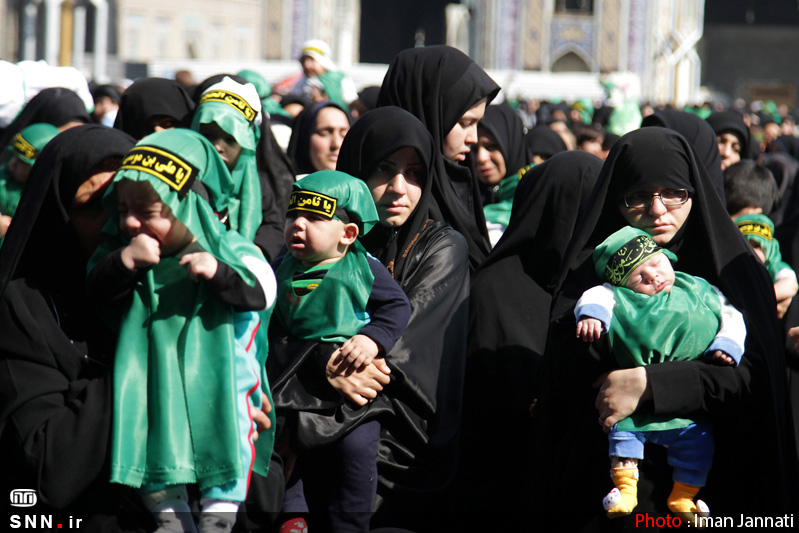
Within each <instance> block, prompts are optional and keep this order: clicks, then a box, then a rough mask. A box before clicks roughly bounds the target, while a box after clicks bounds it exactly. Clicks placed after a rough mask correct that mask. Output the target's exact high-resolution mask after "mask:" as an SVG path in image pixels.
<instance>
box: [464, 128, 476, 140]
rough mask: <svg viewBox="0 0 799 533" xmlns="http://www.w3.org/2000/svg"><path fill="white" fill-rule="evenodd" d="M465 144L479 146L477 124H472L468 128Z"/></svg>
mask: <svg viewBox="0 0 799 533" xmlns="http://www.w3.org/2000/svg"><path fill="white" fill-rule="evenodd" d="M464 144H477V124H472V125H471V126H469V127H468V128H466V139H465V140H464Z"/></svg>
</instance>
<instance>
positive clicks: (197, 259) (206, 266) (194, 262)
mask: <svg viewBox="0 0 799 533" xmlns="http://www.w3.org/2000/svg"><path fill="white" fill-rule="evenodd" d="M180 264H181V265H186V271H187V272H188V273H189V278H191V280H192V281H200V278H203V279H206V280H210V279H211V278H213V277H214V275H215V274H216V269H217V267H218V266H219V263H218V262H217V260H216V257H214V256H213V255H211V254H210V253H208V252H195V253H193V254H186V255H184V256H183V257H181V258H180Z"/></svg>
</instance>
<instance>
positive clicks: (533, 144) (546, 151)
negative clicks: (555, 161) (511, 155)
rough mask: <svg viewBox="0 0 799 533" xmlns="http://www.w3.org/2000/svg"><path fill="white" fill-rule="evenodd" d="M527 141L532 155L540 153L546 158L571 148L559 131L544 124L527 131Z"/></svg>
mask: <svg viewBox="0 0 799 533" xmlns="http://www.w3.org/2000/svg"><path fill="white" fill-rule="evenodd" d="M526 141H527V146H528V149H529V150H530V153H531V154H532V155H540V156H541V157H544V158H549V157H552V156H553V155H555V154H558V153H560V152H565V151H566V150H568V149H569V148H568V147H567V146H566V143H565V142H563V138H562V137H561V136H560V135H558V132H556V131H555V130H553V129H552V128H550V127H549V126H544V125H541V126H536V127H535V128H533V129H531V130H530V131H529V132H528V133H527V138H526Z"/></svg>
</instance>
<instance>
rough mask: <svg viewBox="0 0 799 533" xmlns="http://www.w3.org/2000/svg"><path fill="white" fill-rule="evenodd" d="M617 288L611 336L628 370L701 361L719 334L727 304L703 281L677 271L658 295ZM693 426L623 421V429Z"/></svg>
mask: <svg viewBox="0 0 799 533" xmlns="http://www.w3.org/2000/svg"><path fill="white" fill-rule="evenodd" d="M613 290H614V294H615V297H616V307H615V308H614V309H613V319H612V320H611V323H610V331H609V332H608V335H609V337H608V338H609V341H610V345H611V346H612V347H613V354H614V356H615V357H616V360H617V361H618V363H619V365H621V367H622V368H633V367H638V366H646V365H650V364H657V363H668V362H669V361H691V360H694V359H697V358H698V357H700V356H701V355H702V354H703V353H704V352H705V350H706V349H707V348H708V346H710V344H711V343H712V342H713V339H714V338H715V336H716V334H717V333H718V330H719V317H721V301H720V299H719V296H718V294H717V293H716V292H715V291H714V290H713V288H712V287H711V285H710V283H708V282H707V281H705V280H704V279H702V278H698V277H696V276H690V275H688V274H685V273H683V272H675V282H674V286H673V287H672V289H671V291H670V292H665V291H664V292H660V293H658V294H656V295H654V296H649V295H646V294H638V293H635V292H633V291H632V290H630V289H628V288H626V287H614V289H613ZM691 423H692V421H691V420H688V419H685V418H672V417H658V416H654V415H648V414H638V413H636V414H633V415H632V416H630V417H628V418H626V419H624V420H622V421H621V422H619V425H618V429H619V430H621V431H658V430H664V429H675V428H681V427H686V426H688V425H689V424H691Z"/></svg>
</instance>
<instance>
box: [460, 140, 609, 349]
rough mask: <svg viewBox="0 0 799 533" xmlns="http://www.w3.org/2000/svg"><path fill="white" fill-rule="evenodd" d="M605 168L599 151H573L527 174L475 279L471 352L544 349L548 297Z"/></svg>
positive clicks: (547, 321)
mask: <svg viewBox="0 0 799 533" xmlns="http://www.w3.org/2000/svg"><path fill="white" fill-rule="evenodd" d="M601 167H602V160H601V159H599V158H598V157H596V156H593V155H591V154H589V153H587V152H582V151H569V152H564V153H561V154H556V155H554V156H552V157H551V158H549V159H547V160H546V161H545V162H543V163H541V164H538V165H536V166H534V167H533V168H532V169H531V170H530V171H529V172H527V173H526V174H525V175H524V177H523V178H522V180H521V182H520V183H519V187H518V188H517V189H516V194H515V196H514V197H513V211H512V212H511V218H510V224H509V225H508V229H507V230H505V233H504V234H503V235H502V238H501V239H500V241H499V242H498V243H497V245H496V247H495V248H494V250H492V252H491V254H490V255H489V256H488V258H487V259H486V261H485V263H484V264H483V266H482V267H481V268H480V270H478V272H477V274H476V275H475V276H474V280H473V282H472V302H471V304H472V306H473V309H474V310H475V313H474V314H473V316H472V321H473V324H472V328H471V341H472V346H471V347H470V351H471V350H475V349H479V348H481V347H487V346H491V347H497V346H498V344H499V343H502V342H505V343H506V344H507V345H508V346H518V347H526V348H528V349H530V350H532V351H533V352H535V353H536V354H539V355H542V354H543V353H544V344H545V341H546V329H547V324H548V323H549V303H550V298H549V297H550V295H551V292H552V289H553V287H554V286H555V284H556V281H557V279H558V274H559V272H560V268H561V265H562V264H563V260H564V255H565V252H566V247H567V245H568V243H569V240H570V239H571V237H572V232H573V231H574V228H575V225H576V223H577V218H578V215H579V214H580V212H581V211H582V210H583V208H584V207H585V205H586V203H587V201H588V197H589V195H590V193H591V190H592V189H593V187H594V183H596V179H597V176H598V175H599V170H600V168H601ZM544 300H546V301H544ZM489 301H490V302H491V303H489ZM512 302H517V305H514V304H513V303H512ZM531 302H536V303H535V304H534V305H531Z"/></svg>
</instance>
